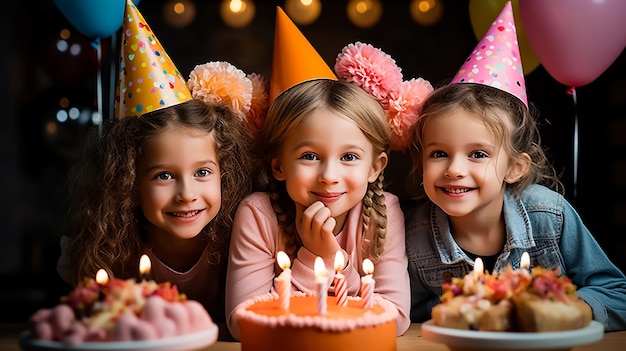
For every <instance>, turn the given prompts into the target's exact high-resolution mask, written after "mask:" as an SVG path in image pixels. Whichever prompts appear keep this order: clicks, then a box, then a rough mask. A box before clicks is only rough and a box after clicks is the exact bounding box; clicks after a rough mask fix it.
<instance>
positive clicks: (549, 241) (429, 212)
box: [405, 185, 626, 331]
mask: <svg viewBox="0 0 626 351" xmlns="http://www.w3.org/2000/svg"><path fill="white" fill-rule="evenodd" d="M503 211H504V221H505V223H506V242H505V244H504V248H503V250H502V253H501V254H500V256H499V257H498V259H497V261H496V264H495V267H494V271H499V270H501V269H503V268H504V267H506V265H507V264H508V263H511V265H512V266H513V267H514V268H516V267H519V266H520V258H521V256H522V253H523V252H524V251H527V252H528V253H529V254H530V259H531V266H542V267H545V268H550V269H552V268H556V267H559V268H560V269H561V272H562V273H563V274H565V275H567V276H568V277H569V278H571V279H572V282H573V283H574V284H576V286H577V288H578V295H579V296H580V297H581V298H582V299H584V300H585V302H586V303H587V304H588V305H589V306H590V307H591V309H592V311H593V318H594V320H596V321H598V322H600V323H602V325H604V329H605V331H615V330H625V329H626V277H625V276H624V273H623V272H621V271H620V270H619V268H617V267H616V266H615V265H614V264H613V263H612V262H611V261H610V260H609V258H608V257H607V256H606V254H605V253H604V251H603V250H602V248H601V247H600V245H599V244H598V243H597V241H596V240H595V239H594V237H593V236H592V235H591V233H590V232H589V230H588V229H587V227H585V225H584V224H583V222H582V220H581V219H580V216H579V215H578V213H577V212H576V211H575V210H574V208H573V207H572V205H571V204H570V203H568V202H567V200H566V199H565V198H564V197H563V196H562V195H560V194H558V193H556V192H554V191H552V190H550V189H548V188H546V187H544V186H541V185H533V186H531V187H529V188H528V189H526V190H525V191H524V192H523V193H522V194H521V196H520V198H518V199H514V198H513V196H512V195H511V194H510V193H509V192H508V191H507V192H506V194H505V197H504V204H503ZM405 218H406V250H407V256H408V259H409V267H408V269H409V276H410V279H411V321H412V322H424V321H426V320H428V319H429V318H430V317H431V309H432V307H433V306H434V305H436V304H438V303H439V297H440V296H441V294H442V293H443V290H442V287H441V286H442V284H443V283H445V282H449V281H451V279H452V277H463V276H464V275H465V274H467V273H468V272H470V271H471V270H472V269H473V264H474V262H473V261H472V260H471V259H470V258H469V257H468V256H467V255H466V254H465V253H464V252H463V250H462V249H461V247H459V245H458V244H457V243H456V242H455V241H454V238H453V237H452V234H451V231H450V227H449V222H448V216H447V215H446V213H445V212H443V211H442V210H441V209H440V208H439V207H437V206H436V205H435V204H433V203H432V202H430V201H428V200H422V201H419V202H414V203H410V204H407V205H406V207H405Z"/></svg>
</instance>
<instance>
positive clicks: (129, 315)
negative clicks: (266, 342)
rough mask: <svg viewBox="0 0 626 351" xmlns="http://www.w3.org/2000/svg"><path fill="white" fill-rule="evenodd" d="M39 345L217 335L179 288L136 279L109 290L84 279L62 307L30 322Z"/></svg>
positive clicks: (37, 315)
mask: <svg viewBox="0 0 626 351" xmlns="http://www.w3.org/2000/svg"><path fill="white" fill-rule="evenodd" d="M28 322H29V330H30V333H31V335H32V337H33V338H34V339H38V340H46V341H58V342H62V343H66V344H70V345H77V344H81V343H83V342H103V341H139V340H155V339H160V338H166V337H172V336H180V335H185V334H191V333H195V332H200V331H205V330H209V329H215V339H216V338H217V325H215V324H214V323H213V320H212V319H211V317H210V316H209V314H208V312H207V311H206V309H205V308H204V307H203V306H202V305H201V304H200V303H199V302H197V301H194V300H187V297H186V295H184V294H180V293H179V292H178V289H177V287H176V286H175V285H171V284H170V283H161V284H157V283H156V282H154V281H145V280H144V281H141V282H136V281H135V280H133V279H129V280H121V279H111V280H108V281H107V282H106V283H104V284H100V283H97V282H96V281H95V280H94V279H93V278H85V279H84V280H83V281H82V282H80V283H79V284H78V285H77V286H76V287H75V288H74V289H73V290H72V291H71V292H70V294H69V295H67V296H64V297H62V298H61V303H60V304H58V305H57V306H55V307H53V308H45V309H40V310H38V311H37V312H35V313H34V314H33V315H32V316H31V317H30V319H29V321H28Z"/></svg>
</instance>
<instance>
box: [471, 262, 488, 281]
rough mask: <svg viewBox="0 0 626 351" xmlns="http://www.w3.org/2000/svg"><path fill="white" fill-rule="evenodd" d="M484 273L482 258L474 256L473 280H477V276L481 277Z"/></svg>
mask: <svg viewBox="0 0 626 351" xmlns="http://www.w3.org/2000/svg"><path fill="white" fill-rule="evenodd" d="M484 273H485V266H484V264H483V260H482V259H481V258H480V257H476V261H474V280H478V278H480V277H482V276H483V275H484Z"/></svg>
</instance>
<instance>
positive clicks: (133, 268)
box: [63, 99, 253, 283]
mask: <svg viewBox="0 0 626 351" xmlns="http://www.w3.org/2000/svg"><path fill="white" fill-rule="evenodd" d="M171 126H180V127H184V128H190V129H194V130H200V131H203V132H204V133H207V134H208V133H213V135H214V137H215V140H216V143H217V145H216V146H217V152H218V161H219V165H220V169H221V183H222V184H221V189H222V203H221V208H220V210H219V212H218V213H217V215H216V217H215V218H214V219H213V220H212V221H211V222H210V223H209V224H208V225H207V226H205V227H204V228H203V230H202V231H201V232H200V233H199V234H198V235H200V236H203V237H205V239H206V242H207V245H208V247H209V248H208V251H209V260H210V262H211V263H212V264H216V265H220V267H221V268H222V269H225V264H226V261H227V259H226V258H227V255H228V245H229V242H230V232H231V225H232V222H233V217H234V213H235V211H236V209H237V206H238V204H239V202H240V201H241V199H242V198H243V197H244V196H245V195H247V194H248V193H250V192H251V190H252V179H251V174H252V171H251V167H252V164H253V163H252V158H251V156H252V149H251V147H252V137H251V135H250V133H249V132H248V129H247V128H246V127H245V126H244V123H243V122H242V121H241V117H240V116H238V115H237V114H236V113H235V112H233V111H232V110H231V109H230V108H228V107H226V106H222V105H208V104H206V103H204V102H202V101H200V100H195V99H194V100H190V101H187V102H184V103H180V104H177V105H174V106H171V107H167V108H162V109H159V110H156V111H152V112H150V113H146V114H144V115H142V116H140V117H126V118H121V119H115V120H112V121H109V122H107V123H105V125H104V126H103V132H102V133H100V132H98V130H97V128H93V130H92V131H91V135H89V136H88V138H87V140H86V144H85V147H84V148H83V155H82V159H81V160H80V162H78V163H77V164H76V165H75V167H74V168H73V170H72V172H71V176H70V178H69V179H68V183H67V186H68V191H69V197H68V213H67V216H66V221H65V225H64V229H63V234H64V235H66V236H68V237H69V238H70V240H69V246H68V258H69V260H70V262H71V266H72V269H73V277H74V280H75V281H74V282H73V283H76V282H77V281H79V280H80V279H82V278H83V277H85V276H95V273H96V271H97V270H98V269H100V268H105V269H106V270H107V271H108V273H109V275H111V276H113V277H119V278H123V279H126V278H130V277H134V276H136V273H137V267H138V262H139V261H138V260H139V255H140V254H141V252H142V251H143V250H145V246H144V240H145V239H146V232H145V229H144V228H143V226H142V222H144V221H145V219H144V218H143V215H142V213H141V210H140V209H139V208H138V206H137V205H136V203H135V202H134V199H135V192H136V188H135V177H136V167H137V163H138V160H139V159H140V158H141V156H142V145H144V143H145V141H146V140H147V139H149V138H151V137H152V136H153V135H155V134H157V133H159V132H160V131H161V130H163V129H164V128H167V127H171ZM100 134H101V135H100Z"/></svg>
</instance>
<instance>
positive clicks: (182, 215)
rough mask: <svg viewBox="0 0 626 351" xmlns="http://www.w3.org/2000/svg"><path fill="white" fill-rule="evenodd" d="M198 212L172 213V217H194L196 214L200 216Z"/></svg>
mask: <svg viewBox="0 0 626 351" xmlns="http://www.w3.org/2000/svg"><path fill="white" fill-rule="evenodd" d="M198 212H200V211H198V210H196V211H191V212H172V216H176V217H193V216H195V215H196V214H198Z"/></svg>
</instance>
